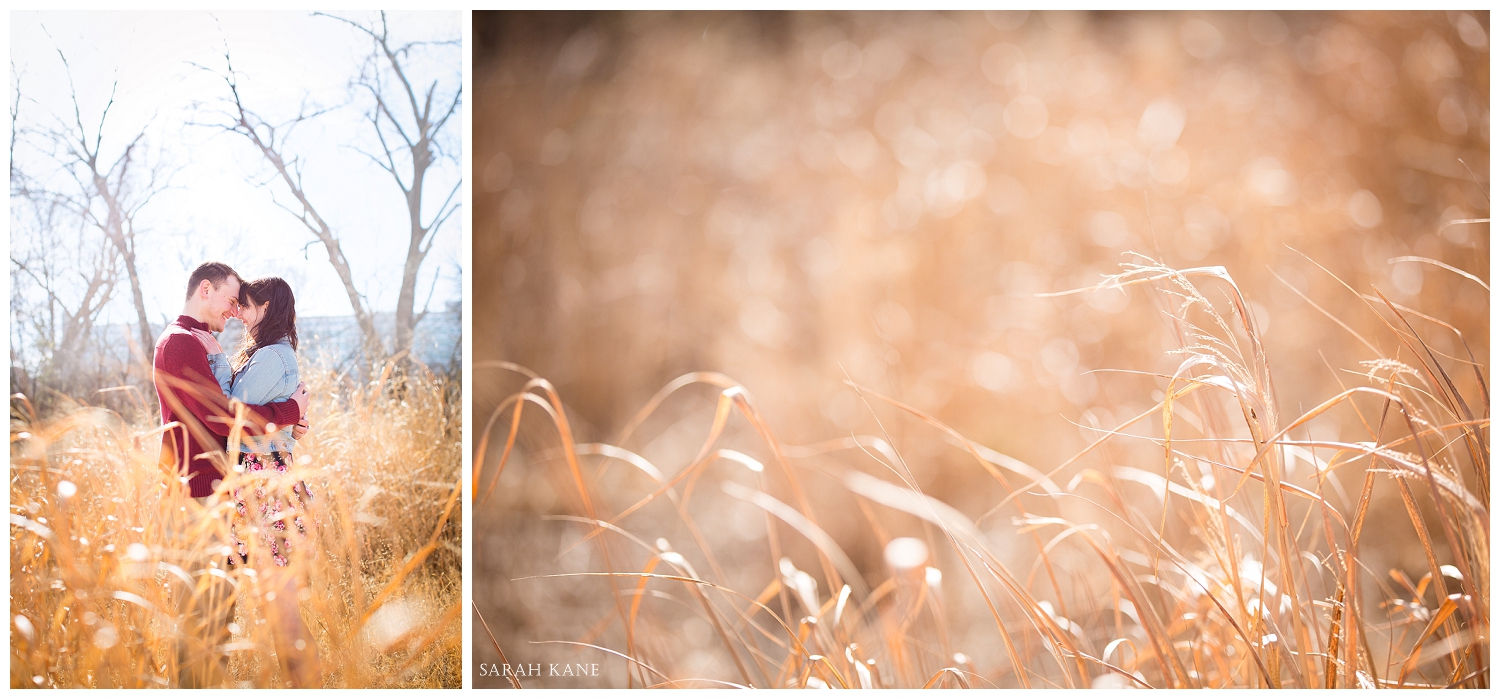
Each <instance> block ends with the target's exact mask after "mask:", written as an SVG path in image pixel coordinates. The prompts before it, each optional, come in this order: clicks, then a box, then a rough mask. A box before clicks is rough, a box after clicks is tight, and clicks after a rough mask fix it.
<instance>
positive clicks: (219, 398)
mask: <svg viewBox="0 0 1500 699" xmlns="http://www.w3.org/2000/svg"><path fill="white" fill-rule="evenodd" d="M161 351H162V366H160V367H158V369H159V370H160V371H161V372H162V373H164V374H165V377H164V380H165V381H166V382H167V385H166V386H165V387H166V388H167V390H170V391H172V392H173V394H174V396H175V397H176V398H177V400H178V401H179V402H180V403H181V404H182V410H184V411H186V412H188V413H190V414H191V415H192V416H193V417H195V418H197V420H198V421H199V422H201V423H202V424H203V426H204V427H205V428H207V429H208V430H209V431H210V432H212V433H214V434H216V435H218V436H220V437H227V436H229V432H230V430H231V429H233V427H234V410H233V409H231V404H230V402H229V399H228V398H227V397H226V396H225V395H224V391H223V390H222V389H221V388H219V383H218V381H216V380H214V378H213V370H212V369H210V368H209V365H208V355H207V354H206V353H205V352H204V350H203V346H202V345H201V344H199V343H198V341H197V340H195V339H193V338H192V337H190V336H187V335H174V336H172V337H170V338H168V339H167V341H166V342H165V343H164V344H163V345H162V348H161ZM159 380H163V379H159ZM245 407H246V408H248V411H249V413H250V414H249V415H248V416H246V422H245V425H244V430H245V432H246V433H247V434H250V435H255V436H259V435H263V434H266V426H267V424H275V425H277V426H286V425H295V424H297V421H298V420H299V419H300V418H301V417H302V408H301V406H300V405H299V404H298V403H297V401H295V400H284V401H278V402H276V403H271V404H269V405H249V404H246V406H245ZM179 417H183V416H181V415H179Z"/></svg>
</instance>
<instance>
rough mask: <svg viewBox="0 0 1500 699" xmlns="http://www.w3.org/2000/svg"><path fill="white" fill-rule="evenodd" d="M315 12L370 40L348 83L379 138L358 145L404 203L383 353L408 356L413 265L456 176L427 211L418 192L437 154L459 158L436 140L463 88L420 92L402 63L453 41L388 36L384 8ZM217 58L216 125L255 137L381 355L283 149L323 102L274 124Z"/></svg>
mask: <svg viewBox="0 0 1500 699" xmlns="http://www.w3.org/2000/svg"><path fill="white" fill-rule="evenodd" d="M319 14H320V16H324V17H329V18H331V19H335V20H338V21H340V22H343V23H345V24H347V25H349V26H350V27H353V28H354V29H355V30H357V31H359V32H361V33H362V34H364V35H365V36H367V37H368V38H369V39H370V40H371V42H372V51H371V54H370V55H369V56H368V57H367V59H366V60H365V63H364V65H363V66H362V68H361V70H360V74H359V75H358V76H357V77H356V78H355V79H354V80H353V81H351V86H353V87H356V88H357V89H358V91H359V92H360V93H363V94H364V95H366V96H367V97H368V98H369V99H370V103H369V106H368V108H367V109H366V112H365V117H366V119H367V120H368V121H369V123H370V126H371V131H372V133H373V135H374V140H375V141H376V142H378V143H379V145H380V152H379V153H371V152H369V151H367V150H364V149H360V152H361V153H363V154H364V155H366V156H368V157H369V158H370V159H371V160H372V161H374V162H375V164H376V165H378V166H380V168H381V169H383V170H385V171H386V172H387V173H389V174H390V176H391V178H392V179H393V180H394V181H395V183H396V186H397V188H398V189H399V190H400V192H401V195H402V197H403V198H404V200H405V203H406V209H407V213H408V222H409V229H408V233H409V237H408V243H407V248H406V260H405V264H404V266H403V268H402V276H401V289H400V292H399V294H398V296H397V300H396V318H395V331H394V338H393V342H392V344H391V346H390V349H389V354H391V355H403V356H409V352H410V350H411V346H412V335H413V330H414V329H415V327H416V325H417V323H419V322H421V320H422V318H423V317H424V316H425V315H426V309H425V308H424V309H423V311H422V312H421V313H417V312H416V295H417V293H416V292H417V276H418V272H419V271H420V270H421V267H422V263H423V261H425V260H426V259H427V255H428V253H429V252H431V250H432V244H433V241H434V240H435V238H436V234H437V233H438V232H439V230H440V229H441V228H442V227H443V225H444V224H445V223H447V222H448V220H449V219H450V218H451V217H452V216H453V213H454V212H455V211H456V210H457V209H458V201H457V199H456V197H457V194H458V190H459V186H460V183H461V182H462V179H461V178H455V181H454V184H453V187H452V189H450V190H449V191H448V194H447V196H446V197H445V198H444V199H443V201H442V203H441V204H440V205H439V206H438V207H437V210H436V211H435V212H432V213H431V215H430V216H426V215H424V213H423V211H424V207H425V206H426V203H427V202H426V201H425V199H426V197H425V196H424V193H425V191H426V186H427V177H428V174H429V170H431V168H432V167H433V166H434V165H436V164H438V163H439V162H440V161H441V160H443V159H447V160H450V161H452V162H455V163H456V162H457V161H458V157H457V153H456V152H453V151H451V150H448V149H445V148H443V146H442V137H443V129H444V127H445V126H446V125H447V124H448V122H449V120H450V119H451V118H452V117H453V115H454V114H456V113H457V112H458V106H459V104H460V100H461V98H462V94H461V93H462V90H461V88H459V87H458V86H453V87H452V94H451V97H449V96H446V95H445V94H444V90H443V89H441V88H442V86H441V81H439V80H434V81H432V83H431V84H430V85H429V86H428V87H427V88H426V89H425V91H421V92H420V94H419V90H418V89H417V88H415V87H413V86H412V83H411V81H410V80H409V79H408V76H407V71H408V66H407V64H406V63H405V62H406V61H408V59H409V58H410V56H411V53H412V51H413V49H415V48H417V47H420V46H427V45H435V44H446V45H455V44H456V43H457V42H451V41H450V42H422V41H415V42H407V43H401V44H397V43H394V42H392V40H391V38H390V31H389V26H388V24H387V22H386V17H385V13H384V12H382V13H381V14H380V22H379V24H378V26H365V25H363V24H360V23H359V22H355V21H353V20H349V19H345V18H343V17H336V16H333V15H325V14H321V13H319ZM224 62H225V68H226V72H225V74H223V75H222V77H223V79H224V81H225V84H226V85H228V87H229V94H230V100H231V103H230V104H229V105H228V114H227V116H228V120H227V122H226V123H222V124H219V125H218V126H219V127H220V128H223V129H225V130H227V131H230V132H233V133H236V134H239V135H241V136H243V137H245V138H246V139H248V140H249V141H250V142H251V143H252V144H254V145H255V147H256V149H257V150H258V151H259V152H260V154H261V155H262V156H263V157H264V158H265V160H266V162H267V163H269V164H270V165H271V167H272V168H273V169H274V170H275V171H276V174H275V176H274V177H273V178H272V179H273V180H276V179H279V180H280V181H281V182H282V183H283V184H285V185H286V187H287V188H288V190H289V191H290V192H291V195H292V197H293V198H294V199H295V200H296V203H295V204H294V205H287V204H284V203H282V202H280V201H276V204H277V205H278V206H281V207H282V208H283V209H286V210H287V211H288V212H289V213H291V214H292V215H293V216H295V217H296V218H297V220H298V221H300V222H301V223H302V225H303V226H304V227H306V228H307V230H308V231H309V232H310V233H312V234H313V236H314V237H315V238H316V240H317V241H318V242H321V243H322V244H323V247H324V248H325V249H326V250H327V251H328V261H329V263H330V264H332V265H333V268H334V271H335V272H337V273H338V275H339V279H340V281H342V282H343V285H344V290H345V292H346V293H347V294H348V295H349V305H350V306H351V307H352V308H353V309H354V317H355V320H356V322H357V323H358V324H359V327H360V331H361V333H362V334H363V335H364V343H365V347H366V355H367V356H368V357H370V358H371V359H377V360H378V359H380V358H383V357H384V356H386V354H387V350H386V346H385V343H384V342H383V341H382V339H381V337H380V334H379V331H378V330H377V329H376V326H375V319H374V314H373V313H372V312H371V310H370V308H369V305H368V302H367V300H366V299H365V297H364V295H363V294H362V293H360V291H359V289H358V288H357V287H356V285H355V276H354V273H353V271H352V270H351V269H350V268H349V262H348V260H347V259H345V257H344V253H343V250H342V246H341V242H340V233H339V232H338V231H337V230H336V229H335V227H334V226H332V225H330V224H329V222H328V220H327V219H325V218H324V217H323V216H322V215H320V214H319V213H318V210H317V208H316V207H314V205H313V202H312V201H311V200H310V199H309V197H308V195H307V190H306V188H305V187H304V185H303V178H302V167H301V163H302V161H301V159H300V158H299V157H298V156H296V155H291V156H288V154H287V141H288V138H289V136H290V134H291V132H292V131H293V129H295V128H296V127H297V126H298V125H299V124H301V123H303V122H305V121H307V120H309V119H311V118H313V117H316V116H317V115H319V114H322V113H323V112H324V111H327V110H314V111H309V110H308V109H307V108H306V106H305V105H304V108H303V109H302V110H301V111H300V112H299V113H298V114H297V116H296V117H293V118H291V119H288V120H286V121H284V122H281V123H275V124H273V123H271V122H269V121H267V120H266V119H265V118H263V117H261V116H260V115H259V114H257V113H256V112H254V111H253V110H251V109H249V108H248V107H246V105H245V102H244V99H243V97H242V95H241V94H240V89H239V83H238V77H237V74H236V73H235V71H234V67H233V64H232V62H231V61H230V57H229V52H228V49H227V48H226V50H225V54H224ZM273 200H274V195H273ZM435 284H436V282H435V281H434V285H435ZM429 297H430V294H429Z"/></svg>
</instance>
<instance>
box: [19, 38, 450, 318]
mask: <svg viewBox="0 0 1500 699" xmlns="http://www.w3.org/2000/svg"><path fill="white" fill-rule="evenodd" d="M337 14H339V15H340V16H342V17H347V18H349V19H354V20H359V21H362V22H364V23H366V24H370V23H372V22H373V21H375V20H377V15H376V14H375V13H372V12H345V13H337ZM460 18H461V15H460V14H459V13H457V12H400V13H389V14H388V19H389V23H390V27H391V36H392V39H393V40H395V41H396V42H398V43H404V42H407V41H414V40H422V41H443V40H451V41H452V42H453V45H451V46H435V47H430V48H426V49H418V50H416V51H414V52H413V53H412V54H411V60H410V61H408V67H407V70H408V74H409V77H410V78H411V80H412V83H413V84H414V85H416V86H426V85H431V84H432V83H433V81H437V82H438V85H439V87H438V93H437V95H438V96H437V97H436V98H435V101H436V100H443V99H444V98H447V100H451V99H452V95H453V94H454V92H455V91H456V90H457V89H458V88H459V85H460V80H461V74H462V52H461V49H460V47H459V45H458V41H459V39H460V37H461V26H460V21H461V20H460ZM10 19H11V22H10V47H11V70H12V75H11V90H12V92H11V99H14V95H15V92H14V90H15V89H16V86H17V84H18V83H19V86H20V90H21V103H20V107H19V115H18V117H17V120H16V121H17V126H18V127H19V129H20V130H21V135H20V136H18V137H17V145H16V148H15V151H14V152H15V155H14V158H15V165H16V167H17V168H19V169H22V170H25V171H26V172H27V173H28V174H29V175H31V176H32V177H33V178H39V179H42V180H44V181H49V182H51V183H52V184H53V185H54V186H58V187H62V186H64V185H65V184H66V181H65V180H63V179H61V177H60V171H59V169H58V168H59V166H58V164H57V162H56V160H54V159H53V158H52V157H51V156H49V155H48V154H47V153H46V152H45V151H43V150H40V149H37V148H34V147H31V146H30V144H33V143H38V142H40V139H39V138H38V137H37V136H36V135H35V133H32V134H28V133H27V132H26V130H27V129H45V128H49V127H52V126H56V125H58V124H62V123H65V122H66V123H69V124H70V123H71V122H72V120H73V103H72V100H71V98H70V96H69V84H70V81H69V75H68V71H67V70H66V69H65V68H64V64H63V62H62V59H61V58H60V57H59V52H61V53H62V54H63V55H64V56H66V58H67V62H68V65H69V66H71V84H72V85H73V86H74V88H75V89H76V91H77V95H78V111H79V114H80V115H81V118H82V121H83V124H84V126H85V128H86V130H88V131H89V132H91V133H92V132H93V131H94V130H96V129H98V128H99V121H100V116H101V113H102V112H103V110H104V107H105V105H106V104H108V102H109V99H110V94H111V90H112V89H113V90H114V103H113V106H111V107H110V109H109V112H108V117H107V120H106V121H105V123H104V127H103V129H102V131H101V133H102V136H103V146H102V149H101V150H102V153H103V156H104V159H105V160H106V161H111V162H112V161H113V160H114V159H115V158H116V157H118V155H119V154H120V153H121V152H122V150H123V148H124V146H125V144H126V143H127V142H128V141H129V140H130V139H131V138H133V137H134V136H135V135H136V134H138V133H141V132H142V131H144V133H145V134H146V144H147V148H148V151H149V152H150V154H151V155H150V157H151V158H153V159H156V158H160V159H161V161H162V162H164V163H165V164H166V165H167V166H168V168H169V169H170V170H171V171H172V172H173V174H172V177H171V179H170V184H171V186H170V188H169V189H167V190H165V191H163V192H161V193H159V194H157V195H156V196H155V197H154V198H153V199H151V200H150V202H149V203H148V204H147V205H146V206H145V207H144V208H142V210H141V213H140V215H139V216H138V218H137V231H138V233H137V236H138V240H139V242H138V246H139V247H138V252H137V255H138V262H137V264H138V266H139V270H140V275H141V278H142V281H143V287H144V288H143V290H144V296H145V302H146V307H147V314H148V317H150V319H151V320H152V322H161V321H162V319H164V318H165V319H170V318H173V317H176V315H177V314H178V313H179V312H180V310H181V307H182V299H183V294H184V293H185V290H186V285H187V277H188V275H189V274H190V272H191V271H192V268H193V267H194V266H196V265H197V264H198V263H199V262H201V261H203V260H208V259H218V260H222V261H224V262H228V263H229V264H230V265H231V266H233V267H234V268H235V269H236V271H238V272H239V273H240V275H241V276H242V277H244V278H246V279H251V278H255V277H259V276H265V275H276V276H281V277H283V278H285V279H286V280H287V281H288V282H290V283H291V285H292V287H293V290H294V292H295V293H296V296H297V312H298V314H299V315H303V316H324V315H347V314H350V313H351V312H352V309H351V306H350V303H349V298H348V295H347V293H346V292H345V291H344V288H343V285H342V283H341V282H340V281H339V278H338V276H337V274H336V273H335V272H334V269H333V267H332V265H330V264H329V261H328V255H327V252H326V250H325V248H324V247H323V245H322V243H320V242H317V240H316V238H315V237H314V236H313V235H312V233H311V232H310V231H308V230H307V229H306V228H305V227H304V226H303V224H302V223H301V222H300V221H299V220H298V219H297V218H296V217H294V216H292V215H291V214H290V213H288V212H287V211H286V210H284V209H282V208H280V207H279V206H278V205H277V202H282V203H285V204H295V200H294V199H292V197H291V195H290V193H289V192H288V190H287V189H286V188H285V187H284V186H283V185H281V184H280V182H275V183H274V184H272V185H270V186H265V185H263V183H264V182H266V181H267V180H270V179H272V178H271V176H272V175H274V173H275V171H274V170H273V169H272V168H271V167H270V165H269V164H268V163H267V162H266V161H265V159H264V158H263V157H262V156H261V155H260V153H259V151H258V150H256V149H255V147H254V146H253V145H252V144H251V143H250V141H249V140H248V139H247V138H245V137H244V136H242V135H238V134H232V133H228V132H226V131H224V130H223V129H220V128H215V127H214V126H213V124H214V123H222V122H223V120H224V117H223V114H224V112H223V111H222V109H223V106H224V104H223V100H225V99H226V98H227V97H228V94H229V93H228V87H227V85H226V83H225V81H224V79H223V75H224V73H225V61H224V52H225V48H226V47H227V49H228V53H229V54H230V57H231V58H232V60H233V62H234V68H235V71H236V72H238V73H239V74H240V75H239V84H240V93H241V96H242V98H243V99H244V101H245V103H246V106H247V107H248V108H250V109H251V110H253V111H256V112H258V113H260V114H261V115H262V116H264V117H265V118H266V120H267V121H269V122H271V123H278V122H281V121H285V120H287V119H290V118H292V117H294V116H296V115H297V114H298V112H299V109H300V108H302V106H303V105H304V104H305V105H306V106H307V107H308V109H309V110H310V111H312V110H316V109H328V111H327V112H325V113H323V114H320V115H318V116H316V117H315V118H313V119H311V120H308V121H305V122H303V123H302V124H300V125H299V126H298V127H297V128H296V129H295V130H294V131H293V132H292V135H291V136H290V140H288V141H287V143H286V150H285V154H286V155H287V156H288V157H291V156H296V157H297V158H298V159H299V161H298V162H299V163H300V165H301V167H302V171H303V181H304V186H305V188H306V191H307V194H308V197H309V199H310V200H311V201H312V203H313V205H314V207H316V208H317V209H318V212H319V213H320V214H321V215H322V217H323V218H324V219H325V220H327V221H328V223H329V224H330V226H331V227H332V228H333V230H334V232H335V234H336V235H338V236H339V238H340V240H341V244H342V247H343V251H344V255H345V257H346V258H347V259H348V261H349V265H350V268H351V270H352V272H353V277H354V278H355V280H356V286H357V287H358V289H359V290H360V292H361V293H363V294H364V295H365V297H366V298H367V299H368V303H369V306H370V307H371V308H372V309H374V310H376V311H391V310H394V309H395V306H396V300H397V295H398V292H399V289H400V283H401V270H402V266H403V265H404V262H405V257H406V249H407V242H408V239H409V217H408V214H407V210H406V206H405V201H404V199H403V197H402V194H401V192H400V190H399V189H397V186H396V183H395V182H394V181H393V180H392V178H391V176H390V175H389V174H388V173H386V172H385V171H384V170H382V169H380V168H378V167H376V165H375V164H374V163H373V162H372V161H371V160H370V159H369V158H368V157H367V156H365V155H363V154H362V153H361V152H360V151H361V150H364V151H366V152H377V153H378V152H379V150H378V149H379V143H378V141H376V140H375V134H374V130H373V127H372V126H371V125H370V123H369V122H368V120H367V119H366V118H365V116H364V115H365V112H366V110H367V109H368V107H369V105H370V103H371V100H370V99H369V97H368V96H367V93H360V92H357V91H354V90H352V89H350V87H349V84H350V81H351V80H352V79H353V78H354V77H356V76H357V75H358V73H359V69H360V66H361V64H362V63H363V62H364V60H365V59H366V57H367V56H369V54H370V51H371V48H372V42H371V41H370V40H369V39H368V38H367V37H365V36H364V35H362V34H359V33H358V32H357V31H356V30H354V29H353V28H351V27H349V26H348V25H346V24H344V23H342V22H339V21H337V20H335V19H330V18H327V17H316V16H312V15H310V14H308V13H303V12H232V11H231V12H223V11H220V12H87V13H83V12H15V13H12V14H11V18H10ZM419 89H420V88H419ZM443 104H447V102H446V101H444V102H443ZM398 115H399V111H398ZM407 121H409V117H408V119H407ZM464 128H465V125H464V124H463V123H462V117H461V107H460V110H459V112H456V113H455V115H454V117H453V118H452V119H450V120H449V122H448V124H447V125H446V126H445V127H444V130H443V134H442V136H441V137H440V139H442V140H443V141H445V143H444V145H446V147H447V148H448V153H450V154H451V155H452V156H453V157H451V158H448V159H441V160H440V161H439V164H438V165H436V166H434V168H433V169H431V170H429V171H428V178H427V186H426V188H425V196H424V206H423V214H424V222H426V221H430V220H431V218H432V216H433V214H434V213H435V212H436V211H437V210H438V208H439V206H440V205H441V204H442V202H443V200H444V199H445V198H446V197H447V195H448V192H449V191H450V190H451V189H452V188H453V187H454V185H455V184H456V183H457V182H458V178H459V175H460V165H459V160H458V157H457V155H458V152H459V148H460V144H461V134H462V133H463V129H464ZM408 167H409V166H408ZM398 171H399V168H398ZM461 199H462V195H461V193H460V194H456V195H455V200H456V201H461ZM294 208H295V207H294ZM465 218H466V217H465V212H463V211H460V212H458V213H457V214H455V215H454V216H452V217H450V218H449V220H448V222H447V223H446V224H445V225H444V227H443V228H442V229H441V230H440V231H439V233H438V237H437V240H436V241H435V243H434V245H433V249H432V252H431V253H430V254H429V255H428V257H427V259H426V261H425V262H424V264H423V266H422V269H421V273H420V276H419V279H418V285H417V310H419V311H420V310H421V308H422V307H423V306H424V302H426V301H427V299H428V298H429V292H430V293H431V296H430V299H431V300H430V304H427V305H430V306H431V307H432V308H433V309H435V310H443V309H444V308H445V307H446V306H447V304H448V303H449V302H457V301H458V300H459V299H460V298H461V296H462V285H461V278H460V266H459V250H460V245H459V241H460V236H461V234H462V231H461V226H462V225H463V221H464V220H465ZM13 225H14V224H13ZM12 235H13V238H14V236H15V232H14V231H13V233H12ZM309 243H311V245H309ZM12 244H13V245H15V242H14V240H13V243H12ZM134 319H135V312H134V309H133V306H132V304H131V301H130V290H129V287H128V285H127V284H125V283H122V286H121V289H120V290H119V291H117V293H116V297H115V299H114V301H113V302H112V303H111V305H110V307H109V308H108V309H106V311H105V314H104V317H102V318H101V319H100V322H103V323H115V322H128V321H131V320H134Z"/></svg>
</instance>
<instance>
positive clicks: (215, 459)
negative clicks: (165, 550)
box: [153, 262, 308, 501]
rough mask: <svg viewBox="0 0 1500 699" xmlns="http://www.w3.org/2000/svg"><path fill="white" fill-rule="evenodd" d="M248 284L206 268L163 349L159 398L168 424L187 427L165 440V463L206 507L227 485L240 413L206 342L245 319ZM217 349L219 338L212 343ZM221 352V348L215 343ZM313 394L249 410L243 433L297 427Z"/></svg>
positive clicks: (301, 389)
mask: <svg viewBox="0 0 1500 699" xmlns="http://www.w3.org/2000/svg"><path fill="white" fill-rule="evenodd" d="M239 295H240V277H239V275H238V274H236V273H235V271H234V270H233V269H231V268H230V267H229V265H226V264H224V263H222V262H205V263H203V264H201V265H198V268H197V269H195V270H193V274H192V276H190V277H189V278H188V288H187V298H186V300H185V302H184V304H183V308H182V315H180V316H178V317H177V320H175V321H172V323H171V324H170V325H168V326H167V328H166V329H165V330H163V331H162V334H161V337H159V338H158V339H157V341H156V357H155V360H154V361H153V367H154V368H155V383H156V397H157V399H158V402H159V403H160V404H161V423H162V424H163V425H167V424H171V423H173V422H179V423H182V425H183V428H181V429H170V430H167V431H166V432H164V433H162V444H161V463H162V464H163V465H164V466H165V465H168V464H171V465H173V466H174V467H175V468H176V469H177V473H180V474H182V475H183V476H185V477H186V478H187V485H188V491H189V494H190V495H191V496H192V497H194V498H199V499H200V501H206V500H201V499H206V498H207V497H208V496H209V495H212V494H213V492H214V487H215V486H217V485H218V482H219V481H220V480H223V478H224V472H223V470H222V468H223V465H224V464H227V463H228V461H227V457H225V458H224V459H220V458H219V455H221V454H223V453H224V451H225V449H226V447H227V446H228V438H229V435H230V432H231V431H232V430H233V428H234V424H235V419H234V418H235V406H233V405H231V402H230V399H229V398H228V397H227V396H225V395H224V391H223V389H222V388H220V387H219V382H218V381H217V380H215V379H214V371H213V369H212V368H211V367H210V366H209V359H208V357H209V351H208V349H206V348H205V343H204V340H203V338H205V337H209V336H208V335H207V334H208V333H209V332H221V331H223V330H224V323H225V322H226V321H228V320H229V319H230V318H234V317H236V316H238V315H239ZM209 341H210V342H211V341H212V340H211V338H210V340H209ZM215 344H217V343H215ZM307 400H308V394H307V387H306V386H304V385H298V387H297V392H296V393H294V394H292V398H291V399H290V400H285V401H280V402H277V403H271V404H270V405H263V406H262V405H247V406H245V407H246V408H247V409H248V410H247V414H246V416H245V418H246V419H245V421H244V422H243V423H242V424H241V429H242V431H243V432H244V434H247V435H254V436H259V435H264V434H267V428H270V431H272V432H274V431H275V429H276V426H277V425H282V426H285V425H296V424H297V423H298V422H300V421H301V418H302V415H303V414H304V413H306V411H307Z"/></svg>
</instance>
